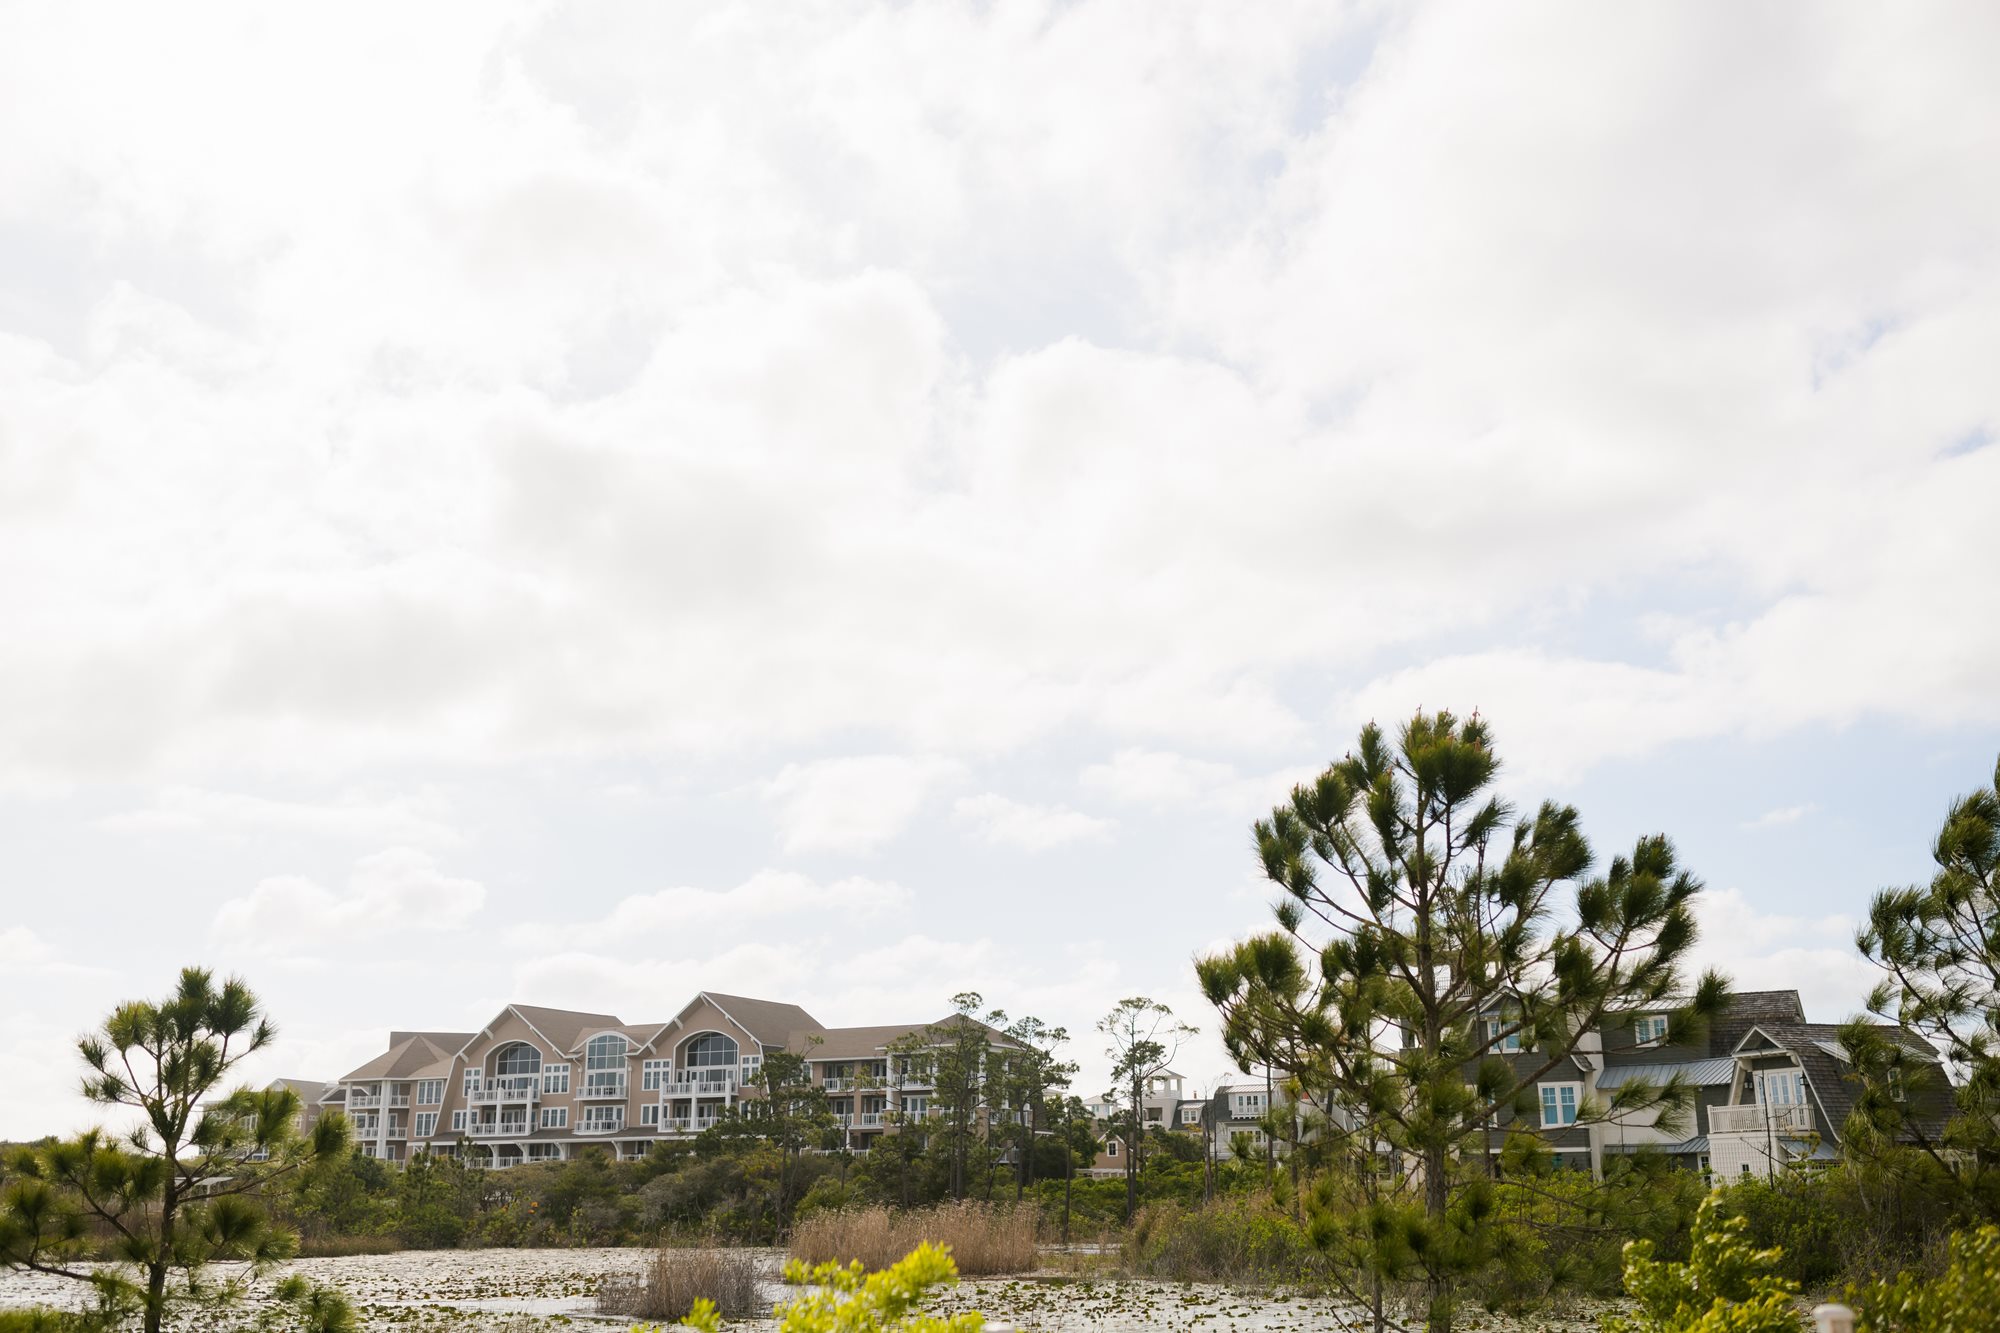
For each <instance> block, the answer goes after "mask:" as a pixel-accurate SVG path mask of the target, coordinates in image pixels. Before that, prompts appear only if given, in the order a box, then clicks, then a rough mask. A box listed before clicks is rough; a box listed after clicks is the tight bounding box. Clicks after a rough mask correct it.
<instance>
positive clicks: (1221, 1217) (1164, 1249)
mask: <svg viewBox="0 0 2000 1333" xmlns="http://www.w3.org/2000/svg"><path fill="white" fill-rule="evenodd" d="M1124 1256H1125V1266H1126V1267H1127V1268H1128V1269H1130V1270H1131V1271H1132V1272H1134V1273H1138V1274H1141V1275H1144V1276H1146V1277H1161V1278H1170V1279H1173V1280H1174V1281H1177V1282H1243V1281H1250V1282H1267V1283H1280V1282H1282V1283H1290V1284H1293V1285H1298V1286H1317V1285H1318V1284H1319V1283H1320V1282H1322V1281H1323V1280H1324V1276H1325V1269H1324V1264H1323V1261H1322V1260H1321V1258H1320V1256H1319V1254H1318V1252H1317V1251H1315V1250H1314V1249H1313V1246H1312V1242H1311V1241H1310V1240H1309V1239H1308V1238H1307V1236H1306V1233H1305V1229H1304V1228H1303V1227H1301V1226H1300V1225H1299V1224H1298V1223H1296V1222H1294V1221H1292V1219H1291V1218H1290V1217H1288V1216H1287V1215H1285V1214H1284V1213H1282V1212H1279V1211H1278V1210H1277V1209H1275V1208H1273V1207H1271V1206H1270V1205H1269V1204H1268V1203H1265V1202H1261V1201H1254V1200H1251V1199H1245V1198H1235V1199H1218V1200H1216V1201H1214V1202H1213V1203H1209V1204H1207V1205H1205V1206H1203V1207H1200V1208H1193V1209H1189V1208H1182V1207H1180V1206H1179V1205H1177V1204H1170V1203H1169V1204H1154V1205H1151V1206H1148V1207H1146V1208H1142V1209H1140V1210H1139V1214H1138V1216H1136V1217H1134V1218H1133V1219H1132V1227H1131V1230H1130V1231H1129V1232H1128V1233H1127V1235H1126V1238H1125V1247H1124Z"/></svg>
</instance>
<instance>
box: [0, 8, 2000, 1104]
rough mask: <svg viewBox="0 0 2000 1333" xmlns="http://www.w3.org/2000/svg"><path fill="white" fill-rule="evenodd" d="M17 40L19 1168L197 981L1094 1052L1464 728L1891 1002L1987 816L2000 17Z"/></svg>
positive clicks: (696, 16)
mask: <svg viewBox="0 0 2000 1333" xmlns="http://www.w3.org/2000/svg"><path fill="white" fill-rule="evenodd" d="M4 24H5V27H6V29H7V31H6V33H5V39H4V40H0V179H4V180H5V181H6V182H7V188H6V189H5V190H4V191H0V617H4V624H5V635H4V638H3V639H0V691H4V696H5V699H6V705H5V707H4V708H0V848H4V856H0V867H4V868H0V876H4V879H0V902H4V915H0V1060H4V1061H5V1063H6V1064H7V1067H8V1068H9V1070H10V1078H9V1087H8V1095H7V1096H6V1097H5V1098H4V1099H0V1137H6V1136H21V1135H27V1134H32V1133H37V1132H41V1131H46V1130H53V1129H59V1128H64V1127H66V1126H70V1125H74V1124H77V1123H79V1122H81V1121H83V1120H84V1119H85V1118H86V1112H85V1110H84V1108H83V1107H82V1106H81V1104H80V1103H79V1102H78V1101H77V1099H76V1097H75V1095H74V1091H73V1089H74V1075H73V1068H74V1058H73V1052H72V1050H71V1047H70V1042H71V1039H72V1038H73V1037H74V1035H75V1034H76V1033H77V1032H78V1031H79V1030H81V1029H83V1028H85V1027H87V1026H88V1025H89V1024H90V1023H91V1022H92V1021H93V1020H94V1019H96V1018H97V1017H98V1016H99V1015H100V1014H101V1013H102V1012H103V1011H104V1010H105V1009H106V1008H107V1007H108V1006H109V1005H110V1004H111V1003H112V1002H114V1001H116V1000H118V999H121V998H126V997H128V996H135V995H150V994H155V993H158V992H160V991H162V990H163V989H164V988H165V987H166V986H167V985H168V984H169V983H170V981H171V978H172V975H173V972H174V970H175V969H176V968H177V967H178V966H179V965H180V964H182V963H185V962H194V961H202V962H206V963H209V964H211V965H213V966H215V967H217V968H220V969H225V970H233V971H240V972H242V973H243V974H244V975H246V976H247V977H248V978H249V979H250V980H251V981H252V983H253V984H254V985H256V986H257V987H258V988H259V989H260V990H261V991H262V992H263V994H264V995H265V997H266V998H267V1000H268V1001H269V1003H270V1006H271V1008H272V1010H273V1012H274V1014H275V1016H276V1018H277V1020H278V1022H279V1024H280V1026H281V1027H282V1029H283V1039H282V1042H281V1045H280V1047H279V1049H278V1050H277V1051H276V1052H274V1053H273V1055H272V1057H271V1059H270V1060H269V1062H268V1063H267V1065H266V1066H264V1067H263V1068H262V1069H260V1071H259V1072H263V1073H273V1074H275V1073H280V1072H282V1073H286V1074H296V1075H315V1076H333V1075H337V1074H339V1073H341V1072H343V1071H344V1070H345V1069H347V1068H349V1067H351V1066H352V1065H353V1064H355V1063H358V1062H359V1061H360V1060H361V1059H363V1058H365V1057H366V1056H367V1055H369V1054H370V1053H372V1051H373V1050H374V1049H376V1048H377V1047H378V1046H379V1045H380V1043H381V1041H382V1039H383V1036H384V1034H385V1032H386V1030H387V1029H388V1028H389V1027H391V1026H392V1025H395V1026H405V1027H437V1028H452V1027H474V1026H477V1025H478V1024H479V1023H480V1022H482V1021H483V1020H484V1019H485V1018H486V1017H488V1016H489V1015H490V1014H491V1012H492V1011H494V1010H495V1009H496V1008H497V1007H498V1006H499V1005H500V1004H501V1003H503V1002H504V1001H507V1000H510V999H517V1000H523V1001H532V1002H535V1003H540V1004H549V1005H563V1006H572V1007H579V1008H581V1007H600V1008H608V1009H610V1010H612V1011H614V1012H616V1013H619V1014H620V1015H622V1016H624V1017H626V1018H627V1019H631V1020H644V1019H654V1018H662V1017H665V1016H668V1015H670V1014H672V1013H673V1012H674V1010H676V1009H677V1008H678V1007H679V1005H680V1004H681V1003H682V1001H683V1000H684V999H686V998H687V997H688V996H689V995H690V994H691V993H692V992H694V991H695V990H697V989H701V988H711V989H718V990H733V991H745V992H750V993H754V994H758V995H765V996H770V997H772V998H781V999H790V1000H796V1001H799V1002H801V1003H804V1004H805V1005H806V1006H807V1007H809V1008H810V1009H812V1010H813V1011H814V1012H815V1013H816V1014H818V1015H819V1016H820V1017H821V1018H822V1019H823V1020H825V1021H827V1022H832V1023H842V1022H848V1023H855V1022H870V1021H894V1020H898V1019H910V1018H928V1017H933V1016H935V1015H936V1014H938V1013H940V1012H942V1011H943V1010H944V1009H945V1008H946V1007H947V1000H948V997H949V996H950V995H951V994H952V993H953V992H955V991H959V990H962V989H966V988H976V989H978V990H981V991H983V992H984V993H985V994H986V996H987V997H988V999H989V1001H990V1002H992V1003H995V1004H999V1005H1002V1006H1004V1007H1006V1008H1007V1009H1008V1010H1009V1011H1010V1012H1012V1013H1015V1014H1021V1013H1036V1014H1039V1015H1041V1016H1042V1017H1044V1018H1047V1019H1050V1020H1052V1021H1058V1022H1065V1023H1067V1024H1068V1025H1069V1026H1070V1027H1071V1029H1072V1030H1073V1031H1076V1032H1078V1033H1079V1035H1080V1036H1082V1037H1083V1038H1084V1039H1083V1040H1079V1041H1078V1042H1077V1043H1076V1047H1075V1054H1077V1055H1078V1056H1079V1057H1080V1058H1082V1059H1084V1060H1085V1062H1086V1065H1087V1067H1088V1068H1089V1070H1090V1071H1091V1073H1090V1075H1089V1077H1088V1079H1087V1082H1095V1081H1096V1080H1098V1079H1100V1078H1101V1071H1102V1070H1103V1068H1104V1062H1103V1061H1102V1060H1101V1059H1100V1058H1099V1043H1098V1042H1097V1041H1096V1040H1095V1039H1093V1038H1092V1037H1091V1034H1090V1033H1089V1028H1090V1024H1091V1022H1092V1021H1093V1020H1094V1019H1095V1017H1096V1016H1098V1015H1099V1014H1101V1013H1102V1012H1103V1011H1104V1010H1105V1009H1107V1008H1108V1007H1110V1005H1111V1004H1112V1003H1114V1002H1115V1001H1116V1000H1117V999H1118V998H1120V997H1121V996H1125V995H1130V994H1147V995H1153V996H1157V997H1160V998H1163V999H1166V1000H1168V1001H1169V1002H1170V1003H1172V1004H1174V1005H1175V1006H1176V1007H1177V1008H1179V1009H1180V1010H1181V1011H1182V1012H1183V1014H1184V1016H1186V1017H1188V1018H1190V1019H1192V1020H1193V1021H1195V1022H1196V1023H1206V1024H1207V1025H1208V1026H1211V1027H1212V1023H1210V1022H1208V1020H1209V1016H1208V1015H1206V1014H1204V1013H1202V1012H1201V1006H1200V1001H1199V997H1198V995H1197V993H1196V992H1195V991H1194V988H1193V983H1192V978H1191V975H1190V969H1189V965H1188V964H1189V958H1190V957H1191V955H1193V954H1194V953H1196V952H1197V951H1199V950H1201V949H1203V948H1205V947H1209V946H1211V945H1213V944H1215V943H1217V942H1220V941H1223V940H1226V939H1228V938H1230V937H1232V936H1237V935H1240V934H1242V933H1244V932H1246V931H1248V930H1251V929H1254V928H1257V927H1260V926H1261V925H1263V924H1264V923H1265V922H1266V921H1267V920H1268V914H1267V899H1268V894H1267V893H1266V891H1265V889H1264V888H1263V887H1261V886H1260V885H1259V883H1258V881H1257V879H1256V877H1255V873H1254V867H1253V865H1252V862H1251V858H1250V855H1249V853H1248V824H1249V822H1250V820H1251V819H1253V818H1254V817H1255V816H1256V815H1257V814H1259V813H1260V812H1262V811H1266V810H1268V808H1269V807H1270V805H1271V804H1272V802H1273V801H1274V800H1276V799H1278V798H1279V797H1280V796H1282V794H1283V793H1284V791H1285V789H1286V788H1287V786H1288V784H1289V783H1290V782H1291V781H1292V780H1294V779H1295V778H1297V777H1300V776H1303V775H1306V774H1308V773H1310V772H1312V771H1314V770H1315V769H1316V768H1317V767H1318V766H1320V765H1322V764H1324V763H1325V762H1327V761H1328V760H1330V759H1333V758H1335V757H1337V756H1338V755H1339V754H1340V753H1341V752H1342V750H1343V749H1344V748H1345V746H1346V745H1347V744H1348V742H1349V741H1350V740H1351V738H1352V736H1353V734H1354V731H1355V729H1356V728H1357V726H1358V725H1359V724H1360V723H1362V722H1364V721H1366V720H1367V719H1369V718H1378V719H1382V720H1384V721H1385V722H1393V721H1394V720H1396V719H1398V718H1401V717H1405V716H1407V715H1408V714H1409V713H1410V712H1411V711H1412V710H1414V709H1416V708H1418V707H1419V706H1422V707H1427V708H1436V707H1452V708H1455V709H1458V710H1460V711H1469V710H1471V709H1474V708H1477V709H1479V710H1481V711H1482V712H1483V713H1484V714H1485V715H1486V716H1487V717H1488V718H1489V719H1490V720H1491V722H1492V724H1493V727H1494V730H1495V733H1496V735H1497V738H1498V741H1499V744H1500V746H1501V749H1502V752H1503V754H1504V756H1505V757H1506V759H1507V761H1508V769H1507V788H1508V791H1509V792H1510V793H1511V794H1512V795H1514V796H1515V797H1516V798H1518V799H1520V800H1522V801H1535V800H1539V799H1540V798H1541V797H1543V796H1554V797H1557V798H1560V799H1564V800H1569V801H1572V802H1574V803H1576V804H1577V805H1578V806H1579V807H1580V809H1581V810H1582V812H1583V816H1584V820H1585V824H1586V827H1587V829H1588V830H1589V832H1590V833H1591V835H1592V837H1593V840H1594V842H1595V843H1596V845H1597V846H1598V848H1599V849H1600V851H1601V852H1602V853H1604V854H1606V855H1608V854H1609V853H1610V852H1611V851H1612V850H1613V849H1615V848H1616V847H1617V846H1618V845H1620V844H1629V842H1630V840H1631V839H1632V838H1633V837H1634V836H1636V835H1638V834H1640V833H1643V832H1648V831H1655V830H1664V831H1667V832H1669V833H1671V834H1672V835H1673V836H1674V837H1675V838H1676V839H1677V840H1678V841H1679V843H1680V845H1681V847H1682V850H1683V853H1684V855H1685V858H1686V860H1687V861H1688V862H1689V863H1690V864H1691V866H1692V867H1693V868H1694V869H1695V870H1696V871H1697V872H1698V873H1699V874H1701V875H1702V876H1703V877H1704V878H1705V879H1706V881H1707V882H1708V883H1709V885H1710V886H1711V896H1710V899H1709V903H1708V906H1707V908H1706V909H1705V911H1706V916H1707V919H1708V922H1709V926H1710V940H1709V943H1708V945H1707V946H1706V948H1707V956H1708V958H1709V959H1710V960H1711V961H1714V962H1717V963H1719V964H1721V965H1724V966H1726V967H1728V968H1730V969H1731V970H1732V971H1733V972H1734V973H1735V975H1736V977H1737V979H1738V982H1739V984H1741V985H1744V986H1746V987H1747V986H1758V987H1768V986H1779V985H1796V986H1798V987H1800V988H1801V989H1802V990H1803V991H1804V993H1805V995H1806V997H1807V1000H1808V1003H1809V1005H1810V1006H1811V1007H1812V1009H1813V1011H1814V1013H1815V1016H1820V1017H1825V1018H1829V1019H1831V1018H1838V1017H1841V1016H1843V1015H1844V1013H1845V1012H1846V1011H1847V1010H1849V1009H1851V1008H1852V1006H1853V1005H1854V1003H1855V1002H1856V1000H1857V999H1858V998H1859V996H1860V995H1861V994H1862V992H1863V991H1864V990H1865V988H1866V984H1867V980H1868V977H1867V973H1866V971H1865V969H1863V968H1862V966H1861V965H1860V964H1859V962H1858V961H1857V960H1856V959H1855V958H1854V957H1853V956H1852V953H1851V949H1850V947H1849V940H1850V937H1851V934H1852V931H1853V927H1854V921H1855V917H1856V915H1857V913H1858V912H1859V911H1860V910H1861V909H1862V908H1863V907H1864V905H1865V903H1866V901H1867V898H1868V896H1869V894H1870V893H1871V892H1872V891H1873V890H1874V889H1876V888H1877V887H1879V886H1880V885H1883V884H1885V883H1893V882H1903V881H1907V880H1911V879H1914V878H1917V877H1920V876H1921V875H1922V874H1923V871H1924V867H1925V864H1926V863H1925V851H1924V848H1925V845H1926V840H1927V838H1928V835H1929V833H1930V832H1931V829H1932V826H1933V824H1934V822H1935V820H1936V818H1937V817H1938V815H1939V814H1940V813H1941V812H1942V810H1943V807H1944V804H1945V802H1946V801H1947V800H1948V799H1949V798H1950V797H1951V796H1952V795H1953V794H1954V793H1956V792H1960V791H1963V790H1966V789H1968V788H1970V787H1971V786H1973V785H1974V784H1975V783H1978V782H1980V781H1982V780H1984V779H1987V778H1989V777H1990V775H1991V773H1992V771H1993V762H1994V757H1995V754H1996V751H2000V614H1996V611H1995V604H1996V593H1995V582H1994V573H1995V569H1996V567H2000V550H1996V545H1997V543H1996V533H2000V528H1997V527H1996V514H2000V446H1996V444H1995V440H1996V431H2000V379H1996V377H1995V375H1994V373H1993V372H1994V366H1995V365H1996V363H2000V172H1996V171H1995V170H1994V163H1995V161H1996V160H2000V142H1997V141H1996V140H2000V80H1995V79H1994V77H1993V73H1992V71H1993V69H1994V67H1995V62H1996V59H2000V13H1996V11H1995V10H1994V9H1993V8H1992V7H1991V6H1984V5H1976V4H1967V5H1964V6H1958V7H1953V6H1949V5H1939V6H1881V5H1854V6H1846V7H1842V6H1815V7H1813V8H1812V9H1811V10H1810V11H1807V10H1804V9H1799V8H1796V7H1784V6H1768V7H1762V6H1751V7H1747V8H1746V7H1744V6H1741V5H1734V4H1719V3H1718V4H1712V5H1699V4H1697V5H1688V4H1672V5H1659V6H1653V7H1646V6H1619V7H1616V8H1606V7H1601V6H1586V5H1571V6H1556V5H1546V6H1534V7H1528V6H1484V5H1453V6H1446V7H1440V8H1429V7H1407V6H1394V7H1389V6H1381V5H1373V4H1359V5H1350V6H1345V7H1343V6H1340V5H1335V4H1329V3H1322V2H1314V3H1298V4H1285V3H1276V2H1274V3H1269V4H1264V5H1260V6H1259V7H1258V8H1257V10H1256V12H1255V16H1254V19H1249V18H1247V17H1246V15H1245V14H1244V13H1243V12H1242V11H1240V10H1237V9H1231V8H1229V7H1226V6H1216V5H1202V4H1164V3H1161V0H1105V2H1101V3H1100V2H1097V0H1080V2H1079V3H1068V4H1056V3H1035V2H1034V0H1024V2H1023V3H997V4H955V3H914V4H897V5H882V6H873V5H865V4H859V3H818V4H799V5H782V6H781V5H767V4H742V5H706V6H680V5H676V6H661V5H655V4H634V5H630V6H624V7H620V6H615V5H590V6H554V5H546V4H525V3H500V2H498V0H477V2H476V3H468V4H464V5H461V6H457V7H455V8H454V7H451V6H447V5H427V6H419V7H411V6H407V5H382V6H368V5H337V6H336V5H322V6H282V7H275V8H274V7H271V6H264V5H245V6H242V7H240V8H237V9H235V10H233V11H228V10H222V9H210V10H206V11H204V13H203V15H201V16H191V15H190V14H189V12H188V11H187V10H185V9H177V8H167V7H159V6H134V7H133V8H131V9H130V10H129V11H127V12H126V13H125V14H124V15H123V17H122V18H121V19H120V20H118V21H116V22H111V21H108V20H107V19H106V18H105V17H104V15H103V14H102V13H99V12H96V11H89V12H86V11H83V10H80V9H78V8H76V7H73V6H41V7H32V8H29V7H23V8H15V9H13V10H11V11H10V12H9V14H8V16H7V17H6V19H5V20H4ZM1182 1067H1183V1069H1184V1070H1185V1072H1186V1073H1187V1074H1188V1075H1189V1076H1190V1077H1191V1078H1192V1079H1194V1080H1196V1081H1198V1082H1203V1083H1205V1082H1207V1081H1208V1080H1210V1079H1212V1078H1213V1077H1214V1076H1216V1075H1217V1074H1218V1073H1220V1072H1222V1071H1223V1069H1224V1068H1225V1062H1224V1059H1223V1057H1222V1055H1221V1053H1220V1050H1219V1047H1217V1046H1216V1045H1214V1044H1213V1042H1212V1041H1204V1042H1203V1043H1201V1044H1198V1045H1197V1046H1196V1048H1195V1049H1193V1050H1191V1051H1190V1052H1189V1053H1188V1054H1187V1056H1186V1058H1185V1059H1184V1060H1183V1061H1182Z"/></svg>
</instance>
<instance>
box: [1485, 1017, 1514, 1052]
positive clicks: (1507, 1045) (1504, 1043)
mask: <svg viewBox="0 0 2000 1333" xmlns="http://www.w3.org/2000/svg"><path fill="white" fill-rule="evenodd" d="M1519 1024H1520V1020H1519V1019H1516V1018H1489V1019H1487V1020H1486V1043H1487V1045H1489V1046H1491V1047H1492V1048H1493V1049H1494V1050H1496V1051H1500V1052H1503V1053H1506V1052H1512V1051H1518V1050H1520V1049H1521V1029H1520V1026H1519Z"/></svg>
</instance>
